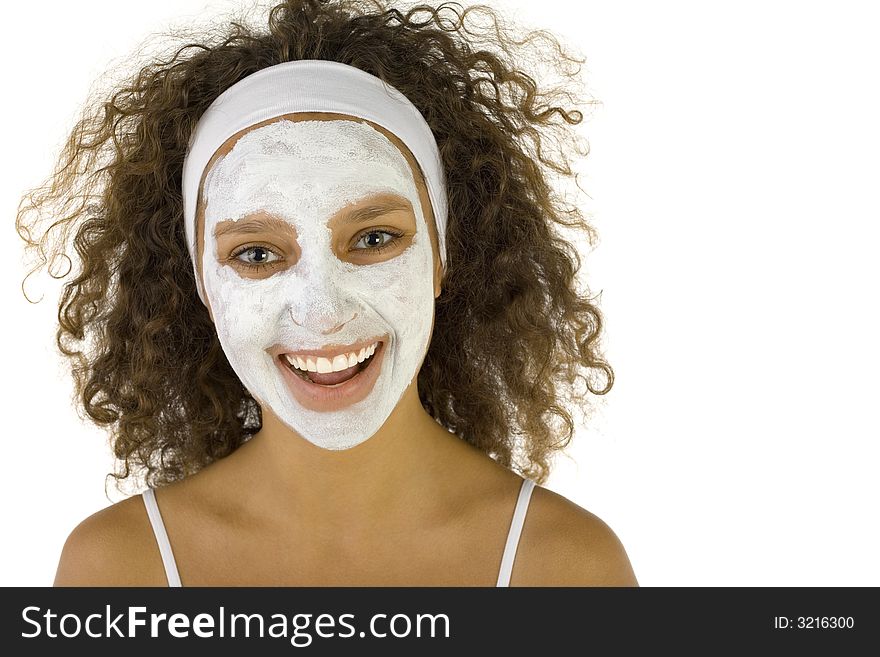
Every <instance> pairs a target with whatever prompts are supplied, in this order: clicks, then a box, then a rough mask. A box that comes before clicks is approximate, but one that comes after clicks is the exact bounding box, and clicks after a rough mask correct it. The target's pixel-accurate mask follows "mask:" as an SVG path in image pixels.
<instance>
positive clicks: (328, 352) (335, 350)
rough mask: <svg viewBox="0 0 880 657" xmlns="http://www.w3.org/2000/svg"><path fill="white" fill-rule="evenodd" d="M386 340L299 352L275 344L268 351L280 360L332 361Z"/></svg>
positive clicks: (376, 339) (372, 339) (363, 341)
mask: <svg viewBox="0 0 880 657" xmlns="http://www.w3.org/2000/svg"><path fill="white" fill-rule="evenodd" d="M385 339H386V336H384V335H380V336H377V337H375V338H371V339H369V340H361V341H360V342H357V343H355V344H350V345H349V344H346V345H342V344H334V345H331V346H329V347H325V348H324V349H300V350H297V351H293V350H289V349H287V348H286V347H284V346H283V345H280V344H274V345H272V347H271V348H270V349H268V351H269V353H270V354H271V355H272V357H273V358H278V357H279V356H281V355H283V354H294V355H296V356H312V357H313V358H317V357H319V356H320V357H322V358H329V359H330V360H333V357H334V356H338V355H339V354H348V353H351V352H355V353H357V352H358V351H360V350H361V349H363V348H364V347H369V346H370V345H372V344H375V343H376V342H384V341H385Z"/></svg>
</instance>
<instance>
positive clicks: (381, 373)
mask: <svg viewBox="0 0 880 657" xmlns="http://www.w3.org/2000/svg"><path fill="white" fill-rule="evenodd" d="M394 139H395V140H396V138H394ZM232 140H235V141H232ZM232 140H230V141H232V143H233V144H234V145H233V147H232V148H231V150H230V149H229V148H228V147H225V148H223V149H220V151H218V154H219V157H217V156H215V158H214V160H213V163H212V164H209V166H208V168H207V169H206V174H205V177H204V183H203V196H202V207H203V210H204V212H203V224H202V226H200V228H202V229H203V230H200V233H203V235H204V240H203V248H202V249H200V251H199V253H200V254H201V255H200V258H201V261H200V263H199V264H200V267H201V272H200V273H201V275H202V279H203V282H204V290H205V296H206V300H207V302H208V306H209V310H210V312H211V316H212V318H213V319H214V323H215V325H216V328H217V335H218V337H219V340H220V344H221V346H222V347H223V350H224V352H225V353H226V356H227V358H228V360H229V363H230V365H231V366H232V368H233V370H234V371H235V373H236V374H237V375H238V377H239V378H240V379H241V381H242V383H243V384H244V385H245V387H246V388H247V389H248V390H249V391H250V393H251V394H252V395H253V397H254V398H255V399H257V401H258V402H259V403H260V404H261V405H263V406H264V407H265V406H266V405H268V407H269V408H271V410H272V412H274V414H275V415H276V416H277V417H278V418H279V419H280V420H281V421H282V422H284V423H285V424H286V425H288V426H289V427H290V428H291V429H293V430H294V431H295V432H297V433H298V434H300V435H302V436H303V437H304V438H306V439H307V440H309V441H310V442H312V443H314V444H315V445H317V446H319V447H324V448H327V449H334V450H337V449H347V448H350V447H353V446H355V445H358V444H360V443H361V442H363V441H364V440H366V439H368V438H369V437H371V436H372V435H373V434H375V433H376V431H378V429H379V428H380V427H381V426H382V424H384V422H385V420H386V419H387V418H388V416H389V415H390V414H391V412H392V411H393V410H394V408H395V407H396V406H397V403H398V402H399V401H400V399H401V397H402V395H403V393H404V391H405V390H406V389H407V388H408V387H409V385H410V383H411V382H412V381H413V378H414V377H415V376H416V374H417V373H418V371H419V369H420V368H421V364H422V361H423V360H424V357H425V354H426V353H427V349H428V345H429V343H430V337H431V331H432V329H433V321H434V299H435V297H436V296H437V294H438V293H439V280H438V279H439V270H438V267H437V264H438V258H437V257H436V254H435V247H434V243H435V241H436V238H435V235H434V233H433V232H432V231H433V216H432V215H431V214H428V216H427V217H426V215H425V210H427V211H428V212H429V211H430V203H429V202H428V201H427V200H426V199H427V194H426V192H425V190H424V185H423V184H421V186H420V185H418V184H417V182H416V176H415V175H414V169H413V167H412V166H411V165H410V162H409V160H408V159H407V157H404V155H403V152H402V150H401V149H400V148H399V147H398V146H397V145H396V144H395V143H392V141H391V140H390V139H389V137H388V136H386V134H384V132H380V131H379V130H377V129H376V128H374V127H373V126H372V125H370V124H368V123H365V122H361V121H360V120H349V119H336V120H304V119H303V118H302V117H301V116H299V117H298V118H297V120H288V119H287V118H285V119H282V120H273V121H271V122H269V123H264V124H258V125H257V126H256V127H252V128H250V129H248V130H247V131H246V132H244V134H242V135H241V136H238V138H237V140H236V138H235V137H233V138H232ZM229 143H230V142H227V145H228V144H229ZM419 182H421V181H419ZM423 206H424V209H423ZM429 221H430V223H429Z"/></svg>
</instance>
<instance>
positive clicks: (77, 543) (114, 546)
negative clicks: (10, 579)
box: [54, 495, 165, 586]
mask: <svg viewBox="0 0 880 657" xmlns="http://www.w3.org/2000/svg"><path fill="white" fill-rule="evenodd" d="M164 583H165V578H164V570H163V569H162V561H161V556H160V555H159V550H158V547H157V546H156V544H155V538H154V537H153V534H152V528H151V527H150V524H149V519H148V516H147V513H146V508H145V507H144V503H143V500H142V498H141V496H140V495H134V496H132V497H129V498H127V499H125V500H122V501H120V502H117V503H115V504H112V505H110V506H108V507H107V508H105V509H102V510H100V511H98V512H97V513H93V514H92V515H90V516H89V517H88V518H86V519H85V520H83V521H82V522H80V523H79V524H78V525H77V526H76V527H74V529H73V531H71V532H70V535H69V536H68V537H67V540H66V541H65V542H64V547H63V548H62V550H61V557H60V559H59V562H58V569H57V571H56V573H55V583H54V585H55V586H157V585H164Z"/></svg>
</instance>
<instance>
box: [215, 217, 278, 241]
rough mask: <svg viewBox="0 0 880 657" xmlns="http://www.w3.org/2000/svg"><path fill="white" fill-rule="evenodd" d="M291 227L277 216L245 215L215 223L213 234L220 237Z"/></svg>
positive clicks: (276, 230)
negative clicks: (237, 219)
mask: <svg viewBox="0 0 880 657" xmlns="http://www.w3.org/2000/svg"><path fill="white" fill-rule="evenodd" d="M292 230H293V227H292V226H291V225H290V224H289V223H287V222H286V221H284V220H283V219H278V218H277V217H247V218H245V219H241V220H239V221H223V222H221V223H219V224H217V228H216V229H215V230H214V235H215V236H216V237H220V236H222V235H226V234H228V233H238V234H247V233H272V232H286V233H288V232H290V231H292Z"/></svg>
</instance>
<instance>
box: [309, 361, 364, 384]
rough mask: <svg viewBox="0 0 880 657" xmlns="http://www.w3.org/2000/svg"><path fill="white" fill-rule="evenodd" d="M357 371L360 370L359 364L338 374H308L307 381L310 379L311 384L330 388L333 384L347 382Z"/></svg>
mask: <svg viewBox="0 0 880 657" xmlns="http://www.w3.org/2000/svg"><path fill="white" fill-rule="evenodd" d="M358 369H360V363H358V364H356V365H355V366H354V367H349V368H348V369H344V370H339V371H338V372H326V373H324V374H319V373H318V372H309V379H311V380H312V382H314V383H318V384H320V385H322V386H330V385H333V384H335V383H342V382H343V381H348V380H349V379H350V378H351V377H353V376H354V375H355V374H357V373H358Z"/></svg>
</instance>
